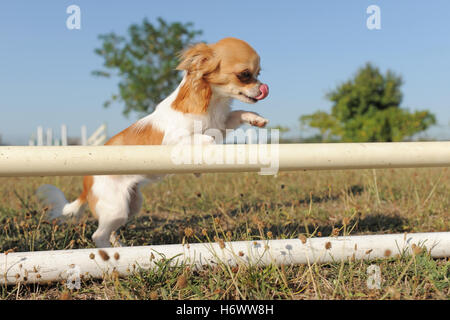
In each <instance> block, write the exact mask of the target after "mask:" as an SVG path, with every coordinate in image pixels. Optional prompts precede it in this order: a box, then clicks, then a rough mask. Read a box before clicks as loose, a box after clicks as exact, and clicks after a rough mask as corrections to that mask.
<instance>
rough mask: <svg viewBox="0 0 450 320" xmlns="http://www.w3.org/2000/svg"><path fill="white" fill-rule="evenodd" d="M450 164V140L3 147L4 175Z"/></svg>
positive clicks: (0, 166) (0, 157)
mask: <svg viewBox="0 0 450 320" xmlns="http://www.w3.org/2000/svg"><path fill="white" fill-rule="evenodd" d="M189 154H190V156H188V155H189ZM447 166H450V142H395V143H323V144H280V145H278V144H267V145H261V144H253V145H252V144H250V145H232V144H226V145H212V146H201V145H199V146H198V145H196V146H95V147H94V146H68V147H33V146H31V147H29V146H25V147H18V146H6V147H0V176H4V177H6V176H64V175H66V176H67V175H85V174H96V175H103V174H153V173H192V172H244V171H250V172H252V171H260V170H267V171H269V173H270V171H271V170H269V169H270V168H272V169H275V172H276V171H277V170H280V171H286V170H330V169H366V168H407V167H447ZM272 172H273V170H272ZM263 173H264V172H263Z"/></svg>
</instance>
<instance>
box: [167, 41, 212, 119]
mask: <svg viewBox="0 0 450 320" xmlns="http://www.w3.org/2000/svg"><path fill="white" fill-rule="evenodd" d="M180 58H181V62H180V64H179V65H178V67H177V70H184V71H185V72H186V75H185V79H184V84H183V85H182V86H181V87H180V89H179V92H178V95H177V97H176V98H175V101H174V102H173V103H172V108H174V109H175V110H177V111H180V112H183V113H194V114H202V113H205V112H206V111H207V110H208V106H209V102H210V100H211V95H212V90H211V86H210V84H209V82H208V75H209V74H211V73H212V72H214V71H215V70H216V69H217V68H218V67H219V59H218V58H217V57H216V56H215V55H214V50H213V49H212V48H211V47H210V46H208V45H207V44H205V43H198V44H196V45H193V46H191V47H189V48H188V49H186V50H185V51H183V52H182V53H181V54H180Z"/></svg>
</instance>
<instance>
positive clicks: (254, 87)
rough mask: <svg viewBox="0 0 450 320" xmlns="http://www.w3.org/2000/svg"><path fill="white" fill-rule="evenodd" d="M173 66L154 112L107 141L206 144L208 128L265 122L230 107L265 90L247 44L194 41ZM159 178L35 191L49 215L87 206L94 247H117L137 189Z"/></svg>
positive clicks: (92, 180)
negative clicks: (75, 191)
mask: <svg viewBox="0 0 450 320" xmlns="http://www.w3.org/2000/svg"><path fill="white" fill-rule="evenodd" d="M177 69H178V70H183V71H184V77H183V80H182V81H181V83H180V85H179V86H178V88H177V89H176V90H175V91H174V92H173V93H172V94H170V96H168V97H167V98H166V99H164V100H163V101H162V102H161V103H160V104H159V105H158V106H157V107H156V109H155V111H154V112H153V113H151V114H150V115H148V116H146V117H144V118H142V119H140V120H139V121H137V122H136V123H134V124H133V125H131V126H130V127H128V128H127V129H125V130H123V131H122V132H120V133H118V134H116V135H115V136H114V137H112V138H111V139H110V140H109V141H108V142H107V143H106V145H173V144H187V143H189V144H192V141H201V142H202V143H205V144H209V143H214V139H213V138H212V137H211V136H208V135H205V134H203V132H205V131H206V130H208V129H217V130H220V131H222V132H225V131H226V130H227V129H235V128H237V127H238V126H240V125H241V124H243V123H248V124H250V125H253V126H257V127H264V126H265V125H266V124H267V122H268V120H267V119H264V118H263V117H261V116H259V115H258V114H256V113H254V112H248V111H242V110H238V111H231V108H230V104H231V101H232V100H233V99H238V100H241V101H243V102H246V103H255V102H257V101H258V100H261V99H264V98H265V97H267V95H268V92H269V88H268V86H267V85H266V84H263V83H261V82H260V81H259V80H258V75H259V72H260V58H259V56H258V54H257V53H256V52H255V50H254V49H253V48H252V47H251V46H250V45H248V44H247V43H246V42H244V41H242V40H239V39H236V38H225V39H222V40H220V41H219V42H217V43H215V44H209V45H208V44H204V43H199V44H196V45H193V46H191V47H190V48H188V49H187V50H185V51H184V52H183V53H182V54H181V63H180V64H179V65H178V67H177ZM195 121H200V122H201V124H202V130H203V131H202V133H197V132H195V131H194V122H195ZM180 129H181V130H180ZM195 135H198V136H195ZM193 138H195V140H193ZM158 178H159V177H156V176H155V177H152V176H142V175H114V176H86V177H84V180H83V187H84V189H83V192H82V193H81V195H80V196H79V197H78V199H76V200H75V201H73V202H71V203H69V202H68V201H67V200H66V198H65V196H64V194H63V193H62V192H61V191H60V190H59V189H58V188H56V187H54V186H51V185H43V186H41V187H39V189H38V190H37V195H38V198H39V199H40V200H41V201H42V202H43V204H44V205H46V206H47V207H48V210H49V211H48V212H49V216H50V218H57V217H72V216H73V217H78V216H80V215H81V214H82V213H83V211H84V208H85V205H86V204H89V208H90V209H91V211H92V212H93V214H94V215H95V216H96V217H97V218H98V228H97V230H96V231H95V233H94V234H93V236H92V239H93V240H94V242H95V244H96V246H97V247H109V246H111V244H112V245H114V246H118V245H120V243H119V242H118V240H117V237H116V236H115V231H116V230H117V229H118V228H119V227H121V226H123V225H125V223H126V222H127V220H128V219H130V217H132V216H133V215H136V214H137V213H138V212H139V210H140V208H141V205H142V201H143V199H142V195H141V192H140V187H141V186H142V185H143V184H144V183H146V182H149V181H152V180H158Z"/></svg>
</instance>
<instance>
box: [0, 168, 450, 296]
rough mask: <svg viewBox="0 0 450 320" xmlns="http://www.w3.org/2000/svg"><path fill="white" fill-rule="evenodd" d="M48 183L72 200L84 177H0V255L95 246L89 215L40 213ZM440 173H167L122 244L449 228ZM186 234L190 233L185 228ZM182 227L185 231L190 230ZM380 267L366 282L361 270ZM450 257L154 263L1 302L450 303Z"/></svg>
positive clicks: (19, 290) (448, 203)
mask: <svg viewBox="0 0 450 320" xmlns="http://www.w3.org/2000/svg"><path fill="white" fill-rule="evenodd" d="M43 183H51V184H54V185H56V186H57V187H59V188H61V189H62V190H63V191H64V192H65V194H66V196H67V197H68V198H69V199H74V198H75V197H77V196H78V194H79V193H80V191H81V178H80V177H45V178H2V179H0V197H1V200H0V252H2V251H6V250H9V249H14V250H15V251H30V250H31V251H37V250H56V249H70V248H86V247H94V245H93V242H92V241H91V235H92V233H93V232H94V231H95V228H96V222H95V221H94V220H93V218H92V217H91V216H90V215H89V214H86V215H85V216H84V217H83V218H82V219H81V220H80V221H79V222H71V223H67V224H60V225H58V224H54V223H51V222H49V221H48V220H46V217H45V213H44V211H43V210H42V209H41V208H40V207H39V206H38V204H37V203H36V199H35V197H34V191H35V190H36V188H37V187H38V186H39V185H41V184H43ZM449 191H450V172H449V170H447V169H442V168H436V169H396V170H390V169H386V170H376V171H375V170H348V171H323V172H292V173H281V174H279V176H278V177H276V178H274V177H268V176H258V175H257V174H205V175H203V176H201V177H200V178H195V177H194V176H192V175H179V176H172V177H169V178H167V179H165V180H163V181H162V182H161V183H159V184H154V185H150V186H147V187H145V188H144V189H143V193H144V195H145V204H144V208H143V209H142V211H141V214H140V215H139V216H138V217H136V218H135V219H133V220H132V221H130V222H129V223H128V224H127V226H126V228H122V229H121V231H120V236H121V238H122V241H123V242H125V243H126V245H132V246H138V245H149V244H168V243H181V242H182V241H189V242H199V241H207V239H208V238H209V239H216V240H219V239H224V240H233V241H234V240H251V239H267V238H296V237H299V236H301V235H304V236H306V237H311V236H315V237H317V236H319V237H320V236H330V235H344V234H353V235H356V234H375V233H376V234H383V233H403V232H431V231H449V230H450V219H449V218H450V197H449V194H450V192H449ZM190 229H192V231H193V235H190V233H191V232H190ZM186 234H188V235H190V237H187V236H186ZM371 264H376V265H378V266H379V267H380V269H381V276H382V284H381V289H369V288H368V287H367V285H366V281H367V279H368V272H367V269H368V267H369V266H370V265H371ZM449 278H450V262H449V260H448V259H438V260H434V259H431V258H430V257H429V256H428V254H427V252H426V251H422V252H417V254H415V255H413V256H401V257H395V258H390V259H385V260H375V261H370V262H368V261H354V262H345V263H344V262H342V263H327V264H320V265H319V264H317V265H316V264H314V265H311V266H281V267H277V266H267V267H248V268H244V267H240V268H229V267H227V266H225V265H219V266H217V267H214V268H212V267H208V268H204V269H202V270H194V269H191V268H189V267H187V266H178V267H169V265H168V261H165V262H161V263H160V267H159V268H157V269H156V270H153V271H141V272H137V273H136V274H134V275H133V276H131V277H129V278H127V279H119V278H115V277H111V278H105V279H103V280H85V281H83V283H82V286H81V289H80V290H73V291H70V290H68V289H67V288H66V286H65V285H64V284H50V285H15V286H8V287H5V286H3V287H1V286H0V299H65V298H72V299H449V297H450V283H449Z"/></svg>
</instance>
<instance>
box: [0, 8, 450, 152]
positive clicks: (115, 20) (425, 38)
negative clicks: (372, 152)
mask: <svg viewBox="0 0 450 320" xmlns="http://www.w3.org/2000/svg"><path fill="white" fill-rule="evenodd" d="M72 5H75V6H76V8H78V9H76V8H75V9H74V7H71V6H72ZM372 5H376V6H377V8H378V9H379V10H378V11H377V10H368V8H369V7H370V6H372ZM77 10H78V11H77ZM449 12H450V2H449V1H446V0H434V1H432V2H426V1H414V2H413V1H407V0H397V1H388V0H370V1H366V0H347V1H331V0H330V1H324V0H322V1H312V0H311V1H261V0H259V1H253V0H249V1H234V0H230V1H227V2H217V1H203V0H198V1H189V2H187V1H172V0H166V1H120V2H119V1H115V2H112V1H95V2H94V1H85V0H77V1H75V0H73V1H56V0H51V1H45V2H30V1H21V0H18V1H9V2H5V1H3V2H1V3H0V144H3V145H28V144H30V143H33V144H41V143H42V144H61V143H62V144H64V143H68V144H80V143H84V144H86V143H99V142H100V143H101V141H103V138H105V137H107V136H111V135H113V134H115V133H117V132H118V131H121V130H123V129H124V128H126V127H127V126H129V125H130V124H131V123H133V122H135V121H136V120H137V119H138V118H140V117H142V116H143V115H145V114H148V113H149V112H151V111H152V110H153V108H154V106H155V105H156V104H157V103H158V102H159V101H160V100H162V99H163V98H164V97H165V96H167V95H168V93H170V92H171V91H172V90H173V89H174V87H175V86H176V85H177V84H178V82H179V80H180V74H179V73H178V72H175V71H174V70H173V69H174V67H175V66H176V65H177V58H176V54H177V53H178V52H179V50H181V49H182V48H184V47H186V46H187V45H188V44H190V43H195V42H199V41H205V42H207V43H212V42H216V41H218V40H220V39H221V38H223V37H228V36H233V37H237V38H241V39H243V40H245V41H247V42H248V43H249V44H250V45H251V46H253V47H254V48H255V49H256V51H257V52H258V53H259V55H260V56H261V63H262V72H261V76H260V79H261V80H262V81H263V82H265V83H268V84H269V87H270V95H269V97H268V98H267V99H265V100H264V101H261V102H258V104H256V105H246V106H244V104H243V103H240V102H237V101H236V102H235V103H234V104H233V106H235V107H237V108H242V107H245V109H247V110H251V111H255V112H258V113H260V114H261V115H263V116H264V117H266V118H268V119H269V120H270V126H271V127H272V128H278V129H280V130H281V132H282V142H321V141H324V142H339V141H410V140H450V90H449V80H448V78H449V71H450V59H449V57H450V40H449V36H448V35H449V34H450V19H449ZM78 27H79V28H78ZM64 131H65V132H66V133H64ZM39 132H40V133H39ZM94 133H96V134H97V135H96V136H94V137H92V135H93V134H94ZM49 136H50V139H48V141H47V138H48V137H49ZM89 137H91V139H89ZM39 139H40V140H41V141H39ZM64 140H65V141H64ZM88 141H89V142H88Z"/></svg>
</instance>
